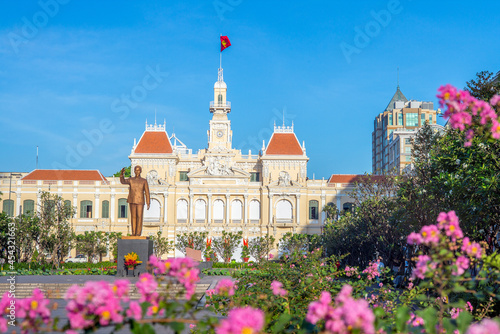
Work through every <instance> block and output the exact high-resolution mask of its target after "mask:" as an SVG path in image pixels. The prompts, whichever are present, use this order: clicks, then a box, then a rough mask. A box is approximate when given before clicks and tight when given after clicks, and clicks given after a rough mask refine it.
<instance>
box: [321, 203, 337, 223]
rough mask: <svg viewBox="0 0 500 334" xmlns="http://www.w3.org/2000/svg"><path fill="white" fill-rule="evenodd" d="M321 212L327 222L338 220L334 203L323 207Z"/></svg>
mask: <svg viewBox="0 0 500 334" xmlns="http://www.w3.org/2000/svg"><path fill="white" fill-rule="evenodd" d="M323 212H326V219H327V221H332V220H337V219H339V209H338V208H337V205H335V204H334V203H331V204H327V205H325V206H324V207H323Z"/></svg>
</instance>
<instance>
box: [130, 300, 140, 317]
mask: <svg viewBox="0 0 500 334" xmlns="http://www.w3.org/2000/svg"><path fill="white" fill-rule="evenodd" d="M127 317H130V318H133V319H135V320H141V319H142V308H141V306H140V305H139V303H137V302H130V304H129V306H128V310H127Z"/></svg>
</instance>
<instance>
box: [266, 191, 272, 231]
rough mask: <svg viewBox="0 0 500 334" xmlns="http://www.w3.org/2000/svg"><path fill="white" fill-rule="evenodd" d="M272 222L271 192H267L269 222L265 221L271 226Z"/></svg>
mask: <svg viewBox="0 0 500 334" xmlns="http://www.w3.org/2000/svg"><path fill="white" fill-rule="evenodd" d="M272 223H273V194H272V193H269V222H268V223H267V225H268V226H271V224H272Z"/></svg>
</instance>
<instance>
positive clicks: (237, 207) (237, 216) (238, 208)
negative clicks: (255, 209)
mask: <svg viewBox="0 0 500 334" xmlns="http://www.w3.org/2000/svg"><path fill="white" fill-rule="evenodd" d="M242 211H243V205H242V204H241V201H240V200H238V199H235V200H234V201H232V202H231V220H232V221H233V222H235V223H241V217H242Z"/></svg>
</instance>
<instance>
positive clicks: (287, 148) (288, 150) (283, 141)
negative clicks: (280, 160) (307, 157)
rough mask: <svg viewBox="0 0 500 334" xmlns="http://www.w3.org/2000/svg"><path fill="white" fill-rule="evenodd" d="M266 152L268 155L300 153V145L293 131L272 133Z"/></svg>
mask: <svg viewBox="0 0 500 334" xmlns="http://www.w3.org/2000/svg"><path fill="white" fill-rule="evenodd" d="M266 154H270V155H302V154H304V152H303V151H302V147H300V144H299V141H298V140H297V137H296V136H295V134H294V133H273V135H272V137H271V140H270V141H269V144H268V145H267V149H266Z"/></svg>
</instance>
